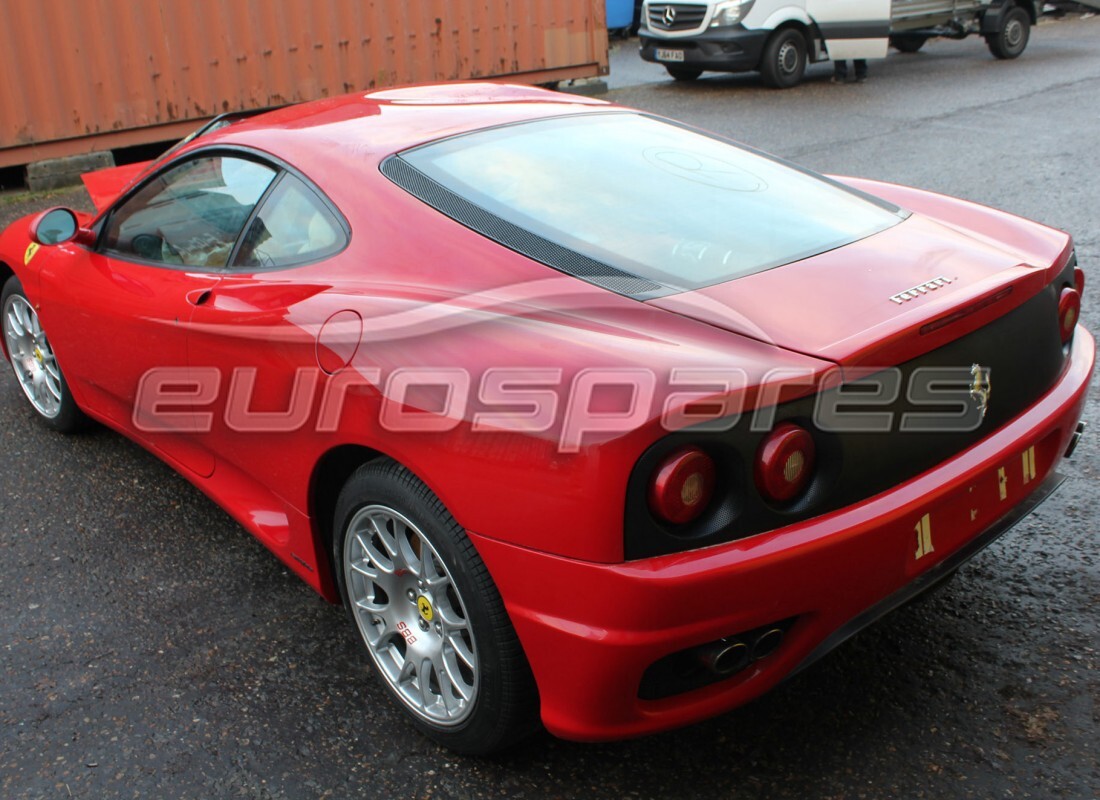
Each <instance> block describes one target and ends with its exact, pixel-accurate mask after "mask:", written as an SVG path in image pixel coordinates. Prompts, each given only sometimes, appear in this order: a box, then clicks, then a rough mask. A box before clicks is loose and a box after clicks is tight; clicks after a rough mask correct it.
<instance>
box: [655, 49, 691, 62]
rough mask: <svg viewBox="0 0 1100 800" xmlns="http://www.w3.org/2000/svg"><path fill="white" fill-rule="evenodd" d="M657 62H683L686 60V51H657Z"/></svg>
mask: <svg viewBox="0 0 1100 800" xmlns="http://www.w3.org/2000/svg"><path fill="white" fill-rule="evenodd" d="M657 60H658V61H683V60H684V51H683V50H658V51H657Z"/></svg>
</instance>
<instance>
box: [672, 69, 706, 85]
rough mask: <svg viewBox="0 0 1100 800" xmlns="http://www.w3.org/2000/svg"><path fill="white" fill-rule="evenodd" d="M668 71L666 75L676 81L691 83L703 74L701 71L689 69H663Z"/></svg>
mask: <svg viewBox="0 0 1100 800" xmlns="http://www.w3.org/2000/svg"><path fill="white" fill-rule="evenodd" d="M665 69H666V70H668V74H669V75H671V76H672V77H673V78H674V79H676V80H678V81H693V80H695V79H696V78H698V77H699V76H700V75H702V74H703V70H701V69H691V68H689V67H669V66H666V67H665Z"/></svg>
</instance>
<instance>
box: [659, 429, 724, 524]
mask: <svg viewBox="0 0 1100 800" xmlns="http://www.w3.org/2000/svg"><path fill="white" fill-rule="evenodd" d="M713 496H714V461H713V460H712V459H711V457H710V456H708V455H707V454H706V453H704V452H703V451H702V450H700V449H698V448H696V447H685V448H682V449H680V450H677V451H676V452H675V453H672V454H671V455H670V456H668V457H667V458H665V460H664V461H662V462H661V465H660V466H659V467H657V469H656V471H655V472H654V473H653V479H652V480H651V481H650V484H649V508H650V510H652V511H653V513H654V514H656V515H657V516H658V517H660V518H661V519H663V520H665V521H666V522H671V523H674V524H676V525H683V524H684V523H686V522H691V521H692V520H693V519H695V518H696V517H698V516H699V515H700V514H702V513H703V510H704V509H705V508H706V507H707V505H708V504H709V503H710V499H711V497H713Z"/></svg>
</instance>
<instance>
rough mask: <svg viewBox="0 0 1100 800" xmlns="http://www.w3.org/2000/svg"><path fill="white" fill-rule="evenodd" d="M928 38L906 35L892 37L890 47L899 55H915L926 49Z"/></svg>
mask: <svg viewBox="0 0 1100 800" xmlns="http://www.w3.org/2000/svg"><path fill="white" fill-rule="evenodd" d="M927 41H928V37H927V36H907V35H904V34H901V35H898V36H891V37H890V46H891V47H893V48H894V49H895V50H897V51H898V52H899V53H915V52H917V51H918V50H920V49H921V48H922V47H924V43H925V42H927Z"/></svg>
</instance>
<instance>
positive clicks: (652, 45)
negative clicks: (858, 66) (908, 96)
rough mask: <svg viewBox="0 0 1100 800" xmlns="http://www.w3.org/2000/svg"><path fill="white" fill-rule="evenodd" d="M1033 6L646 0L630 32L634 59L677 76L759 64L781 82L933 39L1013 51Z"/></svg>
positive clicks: (953, 0)
mask: <svg viewBox="0 0 1100 800" xmlns="http://www.w3.org/2000/svg"><path fill="white" fill-rule="evenodd" d="M1041 11H1042V3H1041V2H1037V1H1036V0H675V1H674V2H665V1H664V0H646V2H645V3H644V5H643V7H642V20H641V28H640V29H639V31H638V35H639V37H640V39H641V52H642V58H644V59H645V60H647V61H653V62H656V63H659V64H663V65H664V66H665V69H667V70H668V73H669V74H670V75H671V76H672V77H673V78H675V79H676V80H694V79H695V78H698V77H699V76H700V75H701V74H702V73H703V72H705V71H709V70H713V71H717V72H744V71H748V70H758V71H759V72H760V74H761V77H762V78H763V80H764V83H765V84H766V85H768V86H773V87H776V88H780V89H785V88H788V87H791V86H794V85H796V84H797V83H798V82H799V81H801V80H802V75H803V73H804V72H805V70H806V65H807V64H808V63H813V62H816V61H826V60H829V59H849V58H885V57H886V50H887V47H889V46H890V45H893V46H894V47H895V48H897V49H898V50H901V51H902V52H906V53H912V52H916V51H917V50H919V49H920V48H921V46H922V45H923V44H924V43H925V41H927V40H928V39H929V38H930V37H932V36H946V37H950V38H953V39H962V38H965V37H967V36H969V35H971V34H978V35H980V36H983V37H985V40H986V43H987V44H988V46H989V51H990V52H991V53H992V54H993V55H994V56H996V57H997V58H1001V59H1011V58H1016V57H1017V56H1019V55H1020V53H1022V52H1023V51H1024V48H1025V47H1027V42H1028V37H1029V35H1030V32H1031V26H1032V25H1034V24H1035V23H1036V22H1038V19H1039V15H1040V13H1041Z"/></svg>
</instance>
